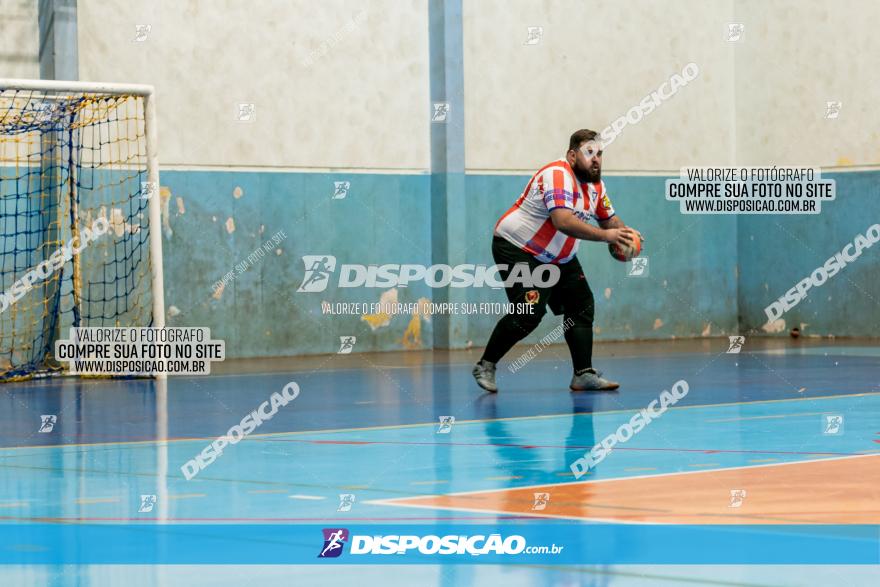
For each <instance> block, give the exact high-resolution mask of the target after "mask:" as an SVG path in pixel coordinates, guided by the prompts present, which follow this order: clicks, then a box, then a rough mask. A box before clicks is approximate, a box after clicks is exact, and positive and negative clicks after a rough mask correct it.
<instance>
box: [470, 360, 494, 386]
mask: <svg viewBox="0 0 880 587" xmlns="http://www.w3.org/2000/svg"><path fill="white" fill-rule="evenodd" d="M471 373H473V374H474V379H476V380H477V385H479V386H480V387H482V388H483V389H485V390H486V391H488V392H489V393H498V386H497V385H495V363H490V362H489V361H482V360H481V361H477V364H476V365H474V369H473V371H471Z"/></svg>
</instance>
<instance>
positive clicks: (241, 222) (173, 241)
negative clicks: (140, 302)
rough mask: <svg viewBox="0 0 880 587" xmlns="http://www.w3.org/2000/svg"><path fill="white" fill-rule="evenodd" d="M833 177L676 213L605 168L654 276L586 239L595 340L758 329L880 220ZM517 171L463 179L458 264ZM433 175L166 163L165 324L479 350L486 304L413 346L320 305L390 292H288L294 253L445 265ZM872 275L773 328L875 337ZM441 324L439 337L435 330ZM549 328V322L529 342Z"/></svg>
mask: <svg viewBox="0 0 880 587" xmlns="http://www.w3.org/2000/svg"><path fill="white" fill-rule="evenodd" d="M827 176H828V177H831V178H833V179H835V180H836V181H837V200H835V201H834V202H829V203H826V204H825V205H824V207H823V210H822V213H821V214H820V215H818V216H806V215H804V216H797V215H792V216H785V215H767V216H763V215H754V216H747V215H742V216H721V215H706V216H684V215H682V214H680V213H679V212H678V207H677V205H676V204H674V203H671V202H667V201H665V200H664V199H663V198H662V197H661V194H662V193H663V183H664V181H665V179H666V178H664V177H638V176H630V177H621V176H614V177H610V176H609V177H606V184H607V186H608V189H609V194H610V196H611V198H612V201H613V203H614V205H615V207H616V209H617V211H618V213H619V214H620V216H621V217H622V218H623V219H624V220H625V222H626V223H627V224H629V225H632V226H635V227H636V228H638V229H639V230H641V231H642V233H643V235H644V236H645V237H646V239H647V242H646V246H645V249H644V255H646V256H647V257H648V258H649V277H647V278H632V277H627V276H626V265H625V264H623V263H619V262H617V261H615V260H614V259H612V258H611V256H610V255H609V254H608V253H607V249H606V247H605V246H604V245H602V244H599V243H589V242H584V243H582V244H581V248H580V253H579V258H580V260H581V263H582V264H583V266H584V268H585V269H586V273H587V278H588V280H589V282H590V284H591V286H592V289H593V292H594V295H595V297H596V327H597V340H599V341H601V340H619V339H636V338H638V339H646V338H669V337H673V336H674V337H698V336H701V335H704V334H708V335H713V336H716V335H726V334H733V333H737V332H741V333H745V334H749V333H763V332H764V331H763V330H761V327H762V325H763V324H764V322H765V316H764V308H765V307H766V306H767V305H768V304H769V303H770V302H772V301H773V300H775V299H776V298H777V297H779V296H780V295H782V294H783V293H784V292H785V291H787V290H788V289H789V288H791V287H793V286H794V285H795V284H796V283H797V282H798V281H799V280H800V279H802V278H803V277H805V276H807V275H809V274H810V273H811V272H812V271H813V270H814V269H815V268H816V267H819V266H820V265H822V264H823V263H824V261H825V260H826V259H828V258H829V257H830V256H832V255H833V254H834V253H835V252H837V251H839V250H840V249H841V248H843V246H844V245H846V244H847V243H849V242H851V241H852V240H853V238H854V237H855V235H856V234H859V233H864V232H865V230H866V229H867V228H868V227H869V226H870V225H872V224H874V223H877V222H880V172H877V171H871V172H849V173H837V174H827ZM342 180H347V181H350V182H351V187H350V191H349V193H348V195H347V197H346V198H344V199H337V200H334V199H332V194H333V190H334V181H342ZM527 180H528V177H527V176H525V175H522V176H519V175H476V174H474V175H467V176H465V179H464V185H465V194H466V195H465V198H464V202H465V204H464V206H463V207H454V208H453V209H450V210H449V211H448V214H449V218H448V219H447V222H446V224H447V225H449V226H452V227H454V231H455V233H457V234H459V235H463V236H460V237H459V238H458V240H456V241H455V242H453V243H452V245H450V246H451V248H452V250H453V251H454V256H455V258H456V259H461V262H466V263H475V264H479V263H483V264H491V263H492V259H491V251H490V244H491V235H492V227H493V225H494V222H495V220H496V219H497V218H498V217H499V216H500V215H501V214H502V213H503V212H504V211H505V210H506V209H507V208H508V207H509V206H510V204H511V203H512V202H513V201H514V199H515V198H516V196H517V194H519V193H520V191H521V190H522V188H523V186H524V185H525V183H526V182H527ZM434 181H437V178H434ZM431 182H432V176H431V175H428V174H420V175H419V174H413V175H395V174H353V173H349V174H345V175H342V174H335V173H268V172H266V173H264V172H216V171H164V172H163V173H162V182H161V183H162V186H163V191H164V192H165V194H166V197H167V198H168V201H167V210H168V212H167V214H166V215H165V216H164V218H165V219H166V221H167V228H168V229H170V230H165V231H164V236H163V246H164V262H165V284H166V296H165V297H166V306H167V307H168V308H169V309H171V308H172V306H173V310H172V314H173V315H170V316H169V318H168V323H169V325H193V326H210V327H211V329H212V332H213V333H214V335H215V336H217V337H219V338H222V339H224V340H226V341H227V344H228V345H229V347H228V353H229V355H230V356H232V357H258V356H288V355H294V354H321V353H332V352H336V350H337V349H338V348H339V337H340V336H345V335H354V336H356V337H357V339H358V343H357V345H356V349H355V350H356V352H361V351H386V350H396V349H403V348H430V347H432V346H438V347H441V346H452V347H454V348H464V347H465V346H467V345H468V344H469V343H471V344H473V345H475V346H481V345H484V344H485V342H486V340H487V338H488V335H489V332H490V331H491V329H492V327H493V326H494V323H495V321H496V319H497V316H495V315H480V316H469V317H458V318H457V319H455V320H451V321H448V322H447V321H446V319H444V317H441V316H433V317H430V318H422V319H420V320H418V321H417V322H418V325H419V329H420V332H419V336H420V343H416V342H413V344H411V345H409V347H407V346H406V345H405V344H404V333H405V332H406V330H407V327H408V326H410V322H411V316H409V315H400V316H395V317H392V318H391V321H390V323H389V324H388V325H387V326H382V327H379V328H377V329H375V330H374V329H372V328H371V327H370V325H369V324H368V323H367V322H365V321H364V320H362V319H361V317H360V316H359V315H353V316H332V317H331V316H325V315H322V312H321V302H322V301H325V300H326V301H329V302H361V303H370V302H377V301H379V295H380V294H381V292H382V291H384V290H379V289H365V288H354V289H338V288H336V287H335V286H333V285H331V286H330V287H329V288H328V289H327V291H325V292H323V293H297V292H296V289H297V287H298V286H299V284H300V283H301V282H302V279H303V275H304V266H303V263H302V260H301V257H302V256H303V255H309V254H329V255H334V256H335V257H336V258H337V261H338V263H340V264H341V263H362V264H371V263H373V264H377V265H381V264H386V263H399V264H403V263H416V264H424V265H431V264H432V263H439V262H445V261H444V260H443V259H439V258H438V253H437V251H436V250H435V247H434V242H433V240H434V239H432V225H433V226H436V225H437V224H438V223H437V221H436V219H435V218H432V213H431V210H432V208H431ZM11 187H12V184H11V183H10V182H3V185H2V190H3V191H4V192H7V191H8V190H9V189H11ZM236 188H240V194H241V195H240V197H238V198H236V197H235V193H236ZM2 201H3V202H4V203H9V202H11V199H9V198H4V199H3V200H2ZM178 201H179V202H180V203H178ZM230 218H231V219H232V221H233V222H234V227H235V229H234V231H232V232H229V231H228V229H227V220H228V219H230ZM440 224H443V223H440ZM279 230H283V231H284V232H285V234H286V235H287V238H286V240H284V241H283V242H281V243H280V244H279V245H278V247H277V248H278V249H280V250H281V254H275V253H274V251H273V252H271V253H268V254H266V255H265V256H264V257H262V258H261V259H259V260H257V261H256V262H255V263H253V264H252V266H251V267H250V268H249V269H248V270H247V271H245V272H243V273H241V274H236V275H235V278H234V279H233V280H232V281H231V282H229V284H228V285H227V287H226V288H225V290H224V291H223V293H222V295H220V296H217V297H214V295H213V294H214V289H213V285H214V283H215V282H217V281H218V280H220V279H221V278H222V277H223V276H224V275H225V274H226V273H227V272H229V271H234V269H235V267H236V265H237V264H238V263H241V262H243V261H245V260H246V259H247V257H248V255H250V254H251V253H252V252H253V251H254V250H255V249H257V248H258V247H260V246H261V245H262V244H263V243H264V242H265V241H266V240H267V239H269V238H270V237H271V236H272V235H273V234H275V233H276V232H277V231H279ZM447 230H448V231H449V233H452V229H449V228H447ZM5 232H6V233H7V234H11V233H12V232H14V231H12V230H6V231H5ZM3 246H4V249H6V250H10V249H12V248H13V244H12V241H11V239H9V238H8V237H7V238H4V240H3ZM456 262H457V261H456ZM333 283H334V284H335V278H334V282H333ZM878 286H880V248H876V247H872V248H870V249H867V250H866V251H865V252H864V253H863V255H862V256H861V257H860V258H859V259H858V260H856V261H855V262H853V263H852V264H850V265H849V266H847V267H846V268H845V269H844V270H843V271H842V272H841V273H839V274H838V275H837V276H835V277H834V278H832V279H831V280H829V281H828V282H827V283H825V284H824V285H823V286H822V287H821V288H817V289H814V290H812V291H811V293H810V295H809V296H808V297H807V298H806V299H805V300H803V301H802V302H801V303H800V304H799V305H798V306H796V307H795V308H794V309H792V310H791V311H789V312H788V313H787V314H786V315H785V316H784V319H785V321H786V325H787V327H786V330H785V331H784V332H781V333H780V334H781V335H785V333H786V332H787V328H790V327H791V326H795V325H797V326H800V325H801V324H802V323H803V324H806V327H805V334H821V335H827V334H834V335H838V336H874V335H876V333H875V331H874V329H875V328H876V325H877V317H878V315H880V288H878ZM606 290H610V292H609V295H608V296H606ZM447 293H448V292H443V291H439V290H438V291H434V290H432V289H431V288H429V287H427V286H426V285H424V284H423V283H422V284H415V285H411V286H410V287H408V288H400V289H399V290H398V300H399V301H400V302H415V301H417V300H419V299H420V298H427V299H429V300H433V301H438V302H439V301H444V298H443V295H444V294H447ZM456 294H457V295H459V296H460V300H463V301H467V302H476V303H479V302H502V301H504V300H505V297H504V293H503V291H501V290H493V289H490V288H482V289H475V288H468V289H463V290H459V291H458V292H456ZM444 323H446V324H448V325H449V330H450V336H449V340H450V341H451V342H450V343H449V344H448V345H446V344H438V343H437V342H436V341H435V338H434V331H435V329H437V328H440V327H442V326H443V325H444ZM557 324H558V320H554V319H550V318H547V319H545V321H544V323H543V324H542V327H541V328H540V329H539V330H538V331H536V333H535V334H533V335H532V337H531V339H530V340H532V341H535V340H537V339H538V338H540V337H541V336H543V335H544V334H546V333H547V332H549V331H550V330H552V329H553V328H554V327H555V326H556V325H557ZM410 334H412V332H411V333H410Z"/></svg>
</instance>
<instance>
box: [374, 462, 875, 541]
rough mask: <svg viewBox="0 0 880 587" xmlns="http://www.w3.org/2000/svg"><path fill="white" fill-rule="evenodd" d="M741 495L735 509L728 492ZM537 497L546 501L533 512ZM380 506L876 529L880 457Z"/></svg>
mask: <svg viewBox="0 0 880 587" xmlns="http://www.w3.org/2000/svg"><path fill="white" fill-rule="evenodd" d="M735 490H739V491H744V492H745V496H744V497H743V498H742V500H741V504H740V505H739V506H738V507H731V503H735V500H733V499H732V497H731V492H732V491H735ZM535 493H549V494H550V500H549V502H548V504H547V505H546V508H545V509H543V510H541V511H534V510H532V507H533V506H534V504H535V495H534V494H535ZM382 503H383V504H386V505H397V506H410V507H427V508H436V509H450V510H467V511H479V512H497V513H499V514H501V513H505V514H508V513H510V514H520V515H523V514H524V515H530V516H546V517H549V518H574V519H583V520H594V521H608V522H624V523H652V524H656V523H660V524H880V456H878V455H865V456H861V457H855V458H853V457H850V458H843V459H825V460H819V461H809V462H803V463H780V464H779V465H765V466H756V467H739V468H732V469H721V470H716V471H696V472H695V471H689V472H687V473H675V474H662V475H654V476H642V477H635V478H629V479H626V478H624V479H607V480H599V481H584V482H578V483H564V484H551V485H541V486H530V487H526V488H513V489H501V490H497V491H481V492H472V493H463V494H454V495H433V496H427V497H414V498H403V499H390V500H383V501H382Z"/></svg>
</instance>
